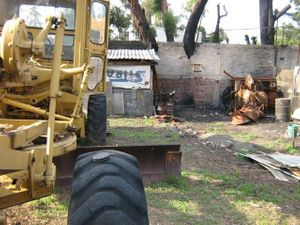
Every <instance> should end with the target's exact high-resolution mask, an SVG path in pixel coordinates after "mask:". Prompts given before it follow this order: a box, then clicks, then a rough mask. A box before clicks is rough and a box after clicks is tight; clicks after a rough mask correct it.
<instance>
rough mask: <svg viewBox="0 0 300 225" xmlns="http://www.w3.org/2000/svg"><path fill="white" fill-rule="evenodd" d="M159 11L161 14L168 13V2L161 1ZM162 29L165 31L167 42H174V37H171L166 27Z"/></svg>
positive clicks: (165, 0)
mask: <svg viewBox="0 0 300 225" xmlns="http://www.w3.org/2000/svg"><path fill="white" fill-rule="evenodd" d="M160 9H161V12H162V14H166V13H168V10H169V9H168V1H167V0H161V3H160ZM164 29H165V34H166V37H167V42H174V36H173V34H172V32H170V31H169V30H168V28H167V27H164Z"/></svg>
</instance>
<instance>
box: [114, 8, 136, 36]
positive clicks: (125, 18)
mask: <svg viewBox="0 0 300 225" xmlns="http://www.w3.org/2000/svg"><path fill="white" fill-rule="evenodd" d="M130 24H131V18H130V15H129V14H127V13H126V11H125V10H122V9H120V8H119V7H116V6H114V7H112V9H111V11H110V28H111V38H112V39H122V38H121V37H120V34H121V33H124V32H125V31H127V30H128V28H129V26H130ZM113 29H115V30H117V31H118V34H113Z"/></svg>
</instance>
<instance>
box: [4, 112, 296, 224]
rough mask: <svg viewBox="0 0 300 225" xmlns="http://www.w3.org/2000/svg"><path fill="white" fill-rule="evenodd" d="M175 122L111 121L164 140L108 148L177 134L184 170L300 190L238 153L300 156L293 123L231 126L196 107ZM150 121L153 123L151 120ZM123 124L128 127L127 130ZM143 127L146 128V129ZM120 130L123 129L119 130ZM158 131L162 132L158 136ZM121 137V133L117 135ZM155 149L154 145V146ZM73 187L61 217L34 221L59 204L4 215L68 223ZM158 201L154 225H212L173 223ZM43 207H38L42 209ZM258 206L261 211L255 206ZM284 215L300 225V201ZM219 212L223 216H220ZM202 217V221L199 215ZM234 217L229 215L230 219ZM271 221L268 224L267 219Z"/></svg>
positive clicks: (19, 220) (62, 193) (60, 194)
mask: <svg viewBox="0 0 300 225" xmlns="http://www.w3.org/2000/svg"><path fill="white" fill-rule="evenodd" d="M176 117H178V118H180V119H182V121H183V122H180V123H179V122H177V123H173V124H166V125H165V126H162V125H161V124H159V123H156V122H151V123H150V125H149V124H147V123H145V122H141V121H145V118H139V119H137V120H135V119H133V118H130V119H128V120H127V119H126V118H121V119H117V121H115V119H114V118H112V119H110V122H111V125H112V127H113V129H117V128H118V129H121V130H122V129H123V130H130V131H133V130H135V131H138V132H140V133H141V132H143V131H147V132H149V131H153V132H158V133H159V137H160V138H159V140H158V139H157V138H156V136H154V137H153V139H151V137H149V140H146V139H144V138H143V137H140V138H136V139H134V138H132V137H130V138H129V137H126V135H123V136H122V135H121V134H120V133H118V134H119V135H114V134H115V133H114V132H113V135H112V136H111V137H109V138H108V144H120V145H121V144H137V143H139V144H140V142H143V143H145V144H151V142H153V140H154V139H155V138H156V139H155V142H156V143H155V144H158V143H172V142H173V141H174V140H175V139H172V138H170V135H169V133H170V132H173V133H174V134H178V138H177V139H176V141H175V142H178V143H180V144H181V149H182V151H183V158H182V170H183V171H194V170H199V169H201V170H203V171H209V172H210V173H216V174H226V176H233V177H234V176H236V175H237V174H238V177H239V184H241V183H250V184H255V185H256V184H264V185H267V186H269V187H272V188H273V189H272V190H277V189H278V190H280V191H281V192H285V193H293V192H295V190H300V189H299V183H297V182H290V183H287V182H280V181H277V180H275V178H274V177H273V176H272V175H271V174H270V173H269V172H268V171H266V170H265V169H263V168H262V167H260V166H259V165H258V164H256V163H253V162H250V161H247V160H241V159H240V158H239V157H238V156H237V155H236V153H237V152H240V151H248V152H257V151H264V152H273V151H282V152H291V153H293V154H300V151H298V150H297V149H293V148H291V140H289V139H287V136H286V130H287V125H288V123H279V122H276V121H275V118H274V116H268V117H267V118H265V119H262V120H260V121H259V122H255V123H251V124H247V125H243V126H234V125H232V124H231V118H230V116H229V115H224V114H222V113H221V112H218V111H216V110H208V109H206V110H204V109H195V108H184V109H181V110H180V111H179V112H178V113H177V114H176ZM147 121H148V119H147ZM122 123H123V125H122ZM141 123H142V124H141ZM119 126H120V127H121V128H119ZM158 130H159V131H158ZM115 132H117V131H115ZM152 144H153V143H152ZM68 194H69V192H68V188H66V189H63V190H61V189H59V190H58V191H57V193H56V197H57V198H58V199H60V200H61V202H63V205H64V204H65V205H66V208H65V209H63V210H62V211H57V213H56V214H46V216H44V217H43V216H36V215H35V216H33V214H34V212H33V211H34V210H36V209H37V207H42V208H43V209H45V210H52V211H53V209H55V207H57V205H55V204H54V203H53V202H50V203H49V204H54V205H52V206H48V205H47V204H48V203H47V202H46V203H43V202H41V203H39V204H31V203H26V204H23V205H20V206H15V207H11V208H9V209H6V210H2V211H0V216H1V215H6V217H7V218H8V222H9V224H24V225H25V224H66V217H67V203H65V202H66V201H67V200H68ZM152 202H153V201H151V200H150V201H148V205H149V217H150V222H151V224H153V225H154V224H155V225H158V224H163V225H164V224H210V223H209V222H206V223H200V222H199V223H198V222H193V221H197V220H196V219H195V218H194V219H192V220H190V222H187V223H185V222H178V223H176V222H170V221H168V216H166V215H167V214H168V213H171V212H170V211H169V210H166V211H164V210H163V209H162V210H161V209H160V208H159V207H158V206H156V205H155V203H152ZM37 205H38V206H37ZM253 207H256V206H253ZM280 210H281V212H283V213H284V214H285V215H292V219H291V220H287V221H288V223H286V224H300V202H299V200H298V199H295V200H293V199H290V200H288V201H284V204H280ZM218 213H219V212H218ZM199 217H201V216H199ZM229 217H230V215H229V216H228V218H229ZM228 218H227V219H226V221H227V222H225V220H224V221H223V220H222V219H221V218H220V219H219V220H216V223H215V224H223V223H224V224H260V223H256V222H253V221H255V220H251V221H250V222H247V223H246V222H245V223H243V222H240V221H239V219H238V218H237V219H232V220H231V219H228ZM267 220H268V219H267ZM261 224H280V222H278V223H277V222H275V223H272V222H271V223H261Z"/></svg>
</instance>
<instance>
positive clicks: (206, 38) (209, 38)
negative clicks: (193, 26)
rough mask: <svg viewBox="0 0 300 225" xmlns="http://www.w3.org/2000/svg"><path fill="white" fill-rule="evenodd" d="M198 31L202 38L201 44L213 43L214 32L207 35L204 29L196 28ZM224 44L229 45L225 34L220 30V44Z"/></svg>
mask: <svg viewBox="0 0 300 225" xmlns="http://www.w3.org/2000/svg"><path fill="white" fill-rule="evenodd" d="M198 31H199V32H200V33H201V35H202V38H201V42H206V43H214V42H215V41H214V32H212V33H210V34H208V33H206V30H205V28H204V27H202V26H200V27H199V28H198ZM224 41H225V42H226V43H229V38H228V36H227V34H226V33H225V31H224V30H223V29H222V28H220V43H222V42H224Z"/></svg>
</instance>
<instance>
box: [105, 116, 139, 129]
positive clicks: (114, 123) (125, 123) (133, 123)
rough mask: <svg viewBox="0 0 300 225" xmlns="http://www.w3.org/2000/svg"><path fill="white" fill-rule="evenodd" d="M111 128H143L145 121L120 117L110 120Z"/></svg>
mask: <svg viewBox="0 0 300 225" xmlns="http://www.w3.org/2000/svg"><path fill="white" fill-rule="evenodd" d="M108 121H109V126H110V127H143V126H144V119H143V118H130V117H118V118H109V119H108Z"/></svg>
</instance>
